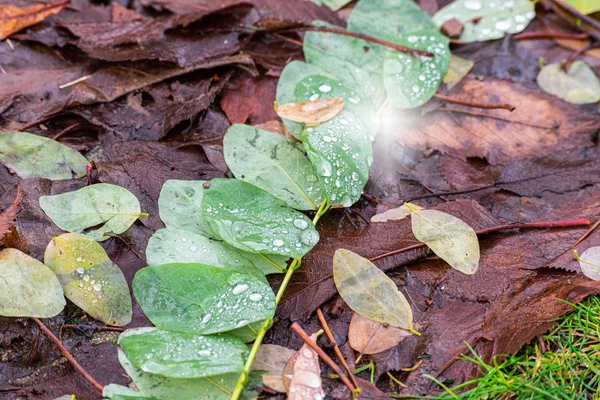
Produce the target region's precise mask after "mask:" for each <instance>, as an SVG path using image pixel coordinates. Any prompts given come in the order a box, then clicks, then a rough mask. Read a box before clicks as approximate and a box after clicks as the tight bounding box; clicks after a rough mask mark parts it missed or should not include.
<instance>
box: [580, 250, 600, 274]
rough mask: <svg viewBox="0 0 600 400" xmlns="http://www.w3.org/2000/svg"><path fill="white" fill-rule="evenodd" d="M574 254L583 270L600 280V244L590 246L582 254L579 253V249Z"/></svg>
mask: <svg viewBox="0 0 600 400" xmlns="http://www.w3.org/2000/svg"><path fill="white" fill-rule="evenodd" d="M574 254H575V258H576V259H577V261H579V267H580V268H581V272H583V274H584V275H585V276H587V277H588V278H590V279H592V280H595V281H600V246H595V247H590V248H589V249H587V250H586V251H584V252H583V254H582V255H581V256H579V255H578V254H577V250H575V252H574Z"/></svg>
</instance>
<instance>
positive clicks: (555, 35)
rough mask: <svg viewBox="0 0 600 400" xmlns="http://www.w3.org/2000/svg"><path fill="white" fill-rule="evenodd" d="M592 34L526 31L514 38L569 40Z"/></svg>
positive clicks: (585, 38) (581, 38)
mask: <svg viewBox="0 0 600 400" xmlns="http://www.w3.org/2000/svg"><path fill="white" fill-rule="evenodd" d="M589 38H590V35H588V34H587V33H571V32H524V33H519V34H518V35H515V36H513V39H514V40H529V39H569V40H587V39H589Z"/></svg>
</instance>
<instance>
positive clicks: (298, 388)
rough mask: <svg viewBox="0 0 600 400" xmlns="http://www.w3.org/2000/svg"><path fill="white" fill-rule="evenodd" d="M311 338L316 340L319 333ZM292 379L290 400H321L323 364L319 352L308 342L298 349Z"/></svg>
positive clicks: (289, 390) (289, 392)
mask: <svg viewBox="0 0 600 400" xmlns="http://www.w3.org/2000/svg"><path fill="white" fill-rule="evenodd" d="M310 340H312V341H313V342H316V340H317V335H316V334H313V335H311V336H310ZM297 354H298V355H297V357H296V361H295V362H294V369H293V371H292V379H291V382H290V387H289V389H288V399H289V400H306V399H314V400H321V399H323V396H324V395H325V394H324V393H323V388H322V382H321V365H320V364H319V356H318V354H317V353H316V352H315V351H314V350H313V349H311V348H310V347H309V346H308V345H307V344H304V345H303V346H302V347H301V348H300V350H298V353H297Z"/></svg>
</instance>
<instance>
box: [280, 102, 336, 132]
mask: <svg viewBox="0 0 600 400" xmlns="http://www.w3.org/2000/svg"><path fill="white" fill-rule="evenodd" d="M343 109H344V99H342V98H341V97H331V98H329V99H318V100H313V101H301V102H299V103H288V104H282V105H277V106H276V107H275V111H276V112H277V114H278V115H279V116H280V117H281V118H285V119H289V120H290V121H295V122H303V123H305V124H306V126H315V125H319V124H321V123H323V122H325V121H329V120H330V119H332V118H333V117H335V116H336V115H338V114H339V113H340V112H341V111H342V110H343Z"/></svg>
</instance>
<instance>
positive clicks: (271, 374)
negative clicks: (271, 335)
mask: <svg viewBox="0 0 600 400" xmlns="http://www.w3.org/2000/svg"><path fill="white" fill-rule="evenodd" d="M295 354H296V351H295V350H292V349H288V348H287V347H283V346H278V345H276V344H263V345H261V346H260V347H259V348H258V353H257V354H256V359H255V360H254V363H253V364H252V369H253V370H256V371H267V373H265V374H263V376H262V381H263V384H264V385H265V386H267V387H269V388H271V389H273V390H275V391H277V392H279V393H286V392H287V387H286V386H285V385H284V383H283V370H284V368H285V366H286V364H287V363H288V361H289V360H290V359H291V358H292V356H294V355H295ZM288 386H289V385H288Z"/></svg>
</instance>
